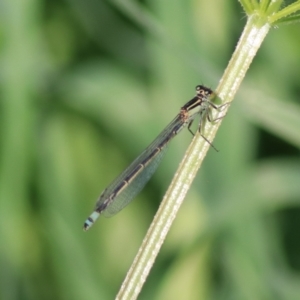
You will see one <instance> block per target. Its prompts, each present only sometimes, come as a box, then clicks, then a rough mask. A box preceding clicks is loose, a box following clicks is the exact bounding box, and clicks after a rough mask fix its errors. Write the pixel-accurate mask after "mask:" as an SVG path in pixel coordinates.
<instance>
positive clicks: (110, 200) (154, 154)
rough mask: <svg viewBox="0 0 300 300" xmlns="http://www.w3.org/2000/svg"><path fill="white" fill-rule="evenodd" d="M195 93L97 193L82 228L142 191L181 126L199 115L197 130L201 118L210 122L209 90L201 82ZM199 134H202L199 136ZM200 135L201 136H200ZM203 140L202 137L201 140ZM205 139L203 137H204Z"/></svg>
mask: <svg viewBox="0 0 300 300" xmlns="http://www.w3.org/2000/svg"><path fill="white" fill-rule="evenodd" d="M196 92H197V93H196V96H195V97H194V98H192V99H191V100H190V101H188V102H187V103H186V104H185V105H184V106H183V107H182V108H181V109H180V112H179V114H178V115H177V116H176V117H175V119H174V120H173V121H172V122H171V123H170V124H169V125H168V126H167V127H166V128H165V129H164V130H163V131H162V132H161V133H160V134H159V136H158V137H157V138H156V139H155V140H154V141H153V142H152V143H151V144H150V145H149V146H148V147H147V148H146V149H145V150H144V151H143V152H142V153H141V154H140V155H139V156H138V157H137V158H136V159H135V160H134V161H133V162H132V163H131V164H130V165H129V166H128V167H127V169H125V171H123V173H121V174H120V175H119V176H118V177H117V178H116V179H115V180H114V181H113V182H112V183H111V184H110V185H109V186H108V187H107V188H106V189H105V190H104V191H103V192H102V194H101V195H100V197H99V199H98V201H97V202H96V206H95V209H94V211H93V213H92V214H91V215H90V216H89V217H88V218H87V219H86V221H85V223H84V226H83V229H84V230H88V229H89V228H90V227H91V226H92V225H93V224H94V223H95V221H96V220H97V219H98V217H99V216H100V214H103V215H104V216H106V217H110V216H113V215H115V214H116V213H117V212H119V211H120V210H122V209H123V208H124V207H125V206H126V205H127V204H129V202H130V201H131V200H132V199H133V198H134V197H135V196H136V195H137V194H138V193H139V192H140V191H141V190H142V188H143V187H144V186H145V184H146V183H147V182H148V180H149V179H150V178H151V176H152V175H153V173H154V172H155V170H156V169H157V167H158V165H159V163H160V161H161V159H162V157H163V155H164V152H165V150H166V148H167V147H166V146H167V144H168V143H169V142H170V141H171V139H172V138H173V137H174V136H175V135H177V133H178V132H180V131H181V129H183V128H184V127H186V126H188V129H189V131H191V130H190V127H191V125H192V123H193V121H194V119H195V117H196V116H197V115H200V121H199V130H200V127H201V123H202V121H203V119H208V120H209V121H210V118H209V115H210V111H209V109H210V108H211V107H212V108H215V109H217V106H216V105H214V104H213V103H212V102H211V101H210V99H211V96H212V95H213V91H212V90H211V89H209V88H207V87H205V86H203V85H198V86H197V87H196ZM202 136H203V135H202ZM203 138H205V137H204V136H203ZM205 140H206V139H205ZM206 141H207V140H206Z"/></svg>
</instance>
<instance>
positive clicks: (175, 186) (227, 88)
mask: <svg viewBox="0 0 300 300" xmlns="http://www.w3.org/2000/svg"><path fill="white" fill-rule="evenodd" d="M269 29H270V25H269V24H267V23H262V19H261V18H259V17H258V16H250V17H249V18H248V21H247V24H246V26H245V28H244V31H243V33H242V36H241V39H240V40H239V43H238V45H237V47H236V49H235V52H234V54H233V56H232V58H231V60H230V62H229V64H228V67H227V69H226V70H225V72H224V75H223V77H222V79H221V81H220V83H219V86H218V88H217V89H216V93H217V95H218V97H219V98H220V99H221V100H222V103H230V102H231V101H232V99H233V97H234V95H235V93H236V92H237V90H238V88H239V86H240V84H241V82H242V80H243V78H244V77H245V74H246V72H247V70H248V68H249V66H250V64H251V62H252V60H253V58H254V56H255V55H256V53H257V51H258V49H259V47H260V46H261V44H262V42H263V40H264V38H265V36H266V34H267V33H268V31H269ZM228 107H229V105H227V106H225V107H224V109H223V110H222V112H218V113H216V115H215V116H214V118H218V117H222V116H223V115H224V114H225V113H226V111H227V109H228ZM206 123H207V124H206V126H205V130H204V135H205V137H206V138H207V139H208V140H210V141H213V138H214V136H215V135H216V132H217V130H218V127H219V126H220V123H221V122H218V123H217V124H211V123H209V122H206ZM209 148H210V146H209V144H208V143H207V142H205V141H204V140H203V138H202V137H200V136H199V134H198V135H197V136H196V137H195V138H194V139H193V141H192V143H191V145H190V146H189V148H188V150H187V152H186V154H185V156H184V159H183V161H182V162H181V164H180V166H179V169H178V171H177V172H176V174H175V176H174V178H173V181H172V183H171V185H170V187H169V189H168V191H167V192H166V195H165V197H164V199H163V201H162V203H161V205H160V207H159V209H158V212H157V214H156V216H155V217H154V220H153V222H152V224H151V226H150V228H149V230H148V232H147V235H146V237H145V239H144V241H143V243H142V245H141V247H140V249H139V252H138V254H137V256H136V257H135V259H134V262H133V264H132V266H131V268H130V270H129V271H128V273H127V276H126V278H125V280H124V282H123V284H122V286H121V289H120V291H119V294H118V295H117V298H116V299H122V300H124V299H130V300H133V299H136V298H137V296H138V294H139V293H140V291H141V289H142V286H143V284H144V282H145V280H146V278H147V276H148V274H149V272H150V270H151V267H152V265H153V263H154V261H155V258H156V256H157V254H158V252H159V250H160V248H161V246H162V244H163V241H164V239H165V237H166V235H167V233H168V231H169V229H170V227H171V225H172V222H173V220H174V218H175V217H176V214H177V212H178V210H179V208H180V206H181V204H182V202H183V200H184V198H185V196H186V193H187V191H188V190H189V188H190V186H191V184H192V182H193V180H194V178H195V176H196V174H197V171H198V169H199V167H200V166H201V163H202V161H203V159H204V157H205V155H206V153H207V151H208V149H209Z"/></svg>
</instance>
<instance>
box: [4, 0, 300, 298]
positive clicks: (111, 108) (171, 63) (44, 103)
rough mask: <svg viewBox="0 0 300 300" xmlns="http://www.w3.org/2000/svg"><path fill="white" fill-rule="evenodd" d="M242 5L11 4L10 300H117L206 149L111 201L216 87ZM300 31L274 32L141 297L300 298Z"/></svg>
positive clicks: (173, 154)
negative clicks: (143, 155)
mask: <svg viewBox="0 0 300 300" xmlns="http://www.w3.org/2000/svg"><path fill="white" fill-rule="evenodd" d="M245 22H246V16H245V13H244V12H243V10H242V8H241V6H240V5H239V3H238V2H237V1H223V0H212V1H204V0H198V1H186V0H179V1H161V0H154V1H142V2H137V1H129V0H126V1H121V0H113V1H101V0H98V1H97V0H85V1H81V0H66V1H58V0H52V1H49V0H48V1H41V0H40V1H37V0H23V1H11V0H2V1H1V3H0V66H1V68H0V105H1V107H0V108H1V109H0V124H1V126H0V132H1V134H0V139H1V141H0V146H1V149H0V155H1V156H0V157H1V161H0V172H1V173H0V222H1V226H0V263H1V265H0V272H1V273H0V276H1V277H0V299H3V300H10V299H22V300H23V299H73V300H75V299H91V300H93V299H104V300H106V299H113V298H114V296H115V295H116V293H117V291H118V289H119V287H120V284H121V282H122V280H123V278H124V276H125V274H126V272H127V270H128V268H129V266H130V264H131V262H132V260H133V258H134V256H135V254H136V252H137V250H138V247H139V245H140V243H141V241H142V239H143V236H144V235H145V233H146V231H147V228H148V226H149V224H150V222H151V220H152V218H153V216H154V214H155V212H156V210H157V207H158V205H159V203H160V201H161V199H162V197H163V194H164V192H165V191H166V189H167V187H168V184H169V183H170V181H171V179H172V176H173V174H174V172H175V171H176V168H177V166H178V164H179V162H180V160H181V158H182V157H183V154H184V151H185V149H186V148H187V147H188V144H189V142H190V141H191V135H190V133H189V132H188V131H187V130H184V131H183V132H182V133H181V134H180V135H179V136H178V137H176V139H174V141H172V142H171V144H170V147H169V150H168V153H167V155H166V157H165V159H164V160H163V162H162V165H161V166H160V168H159V169H158V171H157V172H156V174H155V175H154V177H153V179H152V180H151V181H150V183H149V184H148V185H147V186H146V188H145V189H144V190H143V192H142V193H140V195H139V196H138V197H137V198H136V199H135V201H133V203H132V204H131V205H130V206H128V207H127V208H126V209H124V210H123V211H122V212H121V213H119V214H118V215H116V216H115V217H114V218H111V219H105V218H100V219H99V221H97V223H96V224H95V226H94V227H93V228H92V229H91V230H90V231H89V232H87V233H84V232H83V231H82V225H83V222H84V220H85V218H86V217H87V216H88V215H89V214H90V213H91V211H92V209H93V207H94V204H95V201H96V199H97V197H98V196H99V194H100V192H101V191H102V190H103V189H104V188H105V187H106V185H107V184H109V183H110V181H111V180H113V179H114V177H115V176H117V175H118V174H119V173H120V172H121V171H122V170H123V169H124V168H125V167H126V166H127V165H128V164H129V163H130V162H131V161H132V160H133V159H134V158H135V157H136V156H137V155H138V154H139V153H140V152H141V151H142V150H143V149H144V148H145V147H146V146H147V145H148V144H149V143H150V142H151V141H152V140H153V139H154V137H156V135H157V134H158V133H159V132H160V131H161V130H162V129H163V128H164V126H166V125H167V124H168V122H170V121H171V120H172V119H173V117H174V116H175V115H176V114H177V113H178V111H179V109H180V107H181V106H182V105H183V104H185V103H186V102H187V101H188V100H189V99H191V98H192V97H193V96H194V94H195V86H196V85H197V84H205V85H207V86H209V87H211V88H213V89H214V88H215V87H216V86H217V84H218V81H219V79H220V78H221V76H222V73H223V71H224V68H225V67H226V65H227V63H228V61H229V59H230V56H231V54H232V52H233V50H234V48H235V45H236V43H237V41H238V38H239V36H240V34H241V32H242V29H243V26H244V24H245ZM299 35H300V25H294V26H286V27H284V26H283V27H280V28H279V29H274V30H271V31H270V34H269V35H268V36H267V38H266V40H265V42H264V44H263V46H262V48H261V49H260V51H259V53H258V56H257V57H256V58H255V59H254V62H253V65H252V66H251V69H250V70H249V72H248V74H247V77H246V79H245V81H244V82H243V84H242V86H241V89H240V91H239V93H238V95H237V96H236V101H234V103H233V105H232V106H231V108H230V110H229V113H228V115H227V116H226V118H225V119H224V122H223V123H222V126H221V129H220V131H219V133H218V136H217V138H216V139H215V141H214V145H215V146H216V147H217V148H218V149H219V150H220V151H219V152H216V151H214V150H213V149H211V150H210V152H209V154H208V156H207V158H206V160H205V162H204V164H203V166H202V168H201V171H200V173H199V174H198V176H197V178H196V180H195V182H194V184H193V188H192V190H190V191H189V193H188V196H187V198H186V201H185V203H184V205H183V206H182V208H181V210H180V213H179V215H178V217H177V219H176V220H175V223H174V226H173V228H172V230H171V232H170V234H169V235H168V237H167V240H166V242H165V244H164V245H163V248H162V251H161V253H160V254H159V256H158V258H157V260H156V263H155V265H154V268H153V269H152V271H151V273H150V276H149V278H148V280H147V282H146V284H145V286H144V288H143V290H142V293H141V295H140V297H139V299H164V300H166V299H173V300H174V299H249V300H253V299H299V298H300V296H299V295H300V234H299V228H300V159H299V147H300V132H299V129H300V105H299V101H300V100H299V95H300V51H299V49H300V39H299Z"/></svg>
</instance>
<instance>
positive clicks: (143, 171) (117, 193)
mask: <svg viewBox="0 0 300 300" xmlns="http://www.w3.org/2000/svg"><path fill="white" fill-rule="evenodd" d="M185 125H186V123H185V122H183V121H182V118H181V116H180V114H179V115H178V116H177V117H176V118H175V119H174V120H173V121H172V122H171V123H170V124H169V125H168V126H167V127H166V128H165V129H164V130H163V131H162V132H161V134H160V135H159V136H158V137H157V138H156V139H155V140H154V141H153V142H152V143H151V144H150V145H149V146H148V147H147V148H146V149H145V150H144V151H143V152H142V153H141V155H140V156H138V157H137V158H136V159H135V160H134V161H133V162H132V163H131V164H130V165H129V167H128V168H127V169H125V171H124V172H123V173H121V174H120V175H119V176H118V177H117V178H116V179H115V180H114V181H113V182H112V183H111V184H110V185H109V186H108V187H107V188H106V189H105V190H104V191H103V193H102V194H101V195H100V197H99V199H98V201H97V203H96V207H95V210H96V211H98V212H99V213H101V214H102V213H103V215H104V216H106V217H110V216H113V215H115V214H116V213H118V212H119V211H120V210H122V209H123V208H124V207H125V206H126V205H128V204H129V203H130V202H131V201H132V199H133V198H134V197H135V196H136V195H137V194H138V193H139V192H140V191H141V190H142V189H143V187H144V186H145V184H146V183H147V182H148V181H149V179H150V178H151V177H152V175H153V173H154V172H155V171H156V169H157V167H158V165H159V163H160V162H161V159H162V157H163V156H164V154H165V150H166V146H167V145H168V143H169V142H170V140H171V139H172V138H173V137H174V136H175V135H176V134H177V133H178V132H179V131H180V130H181V129H182V128H183V127H184V126H185Z"/></svg>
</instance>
